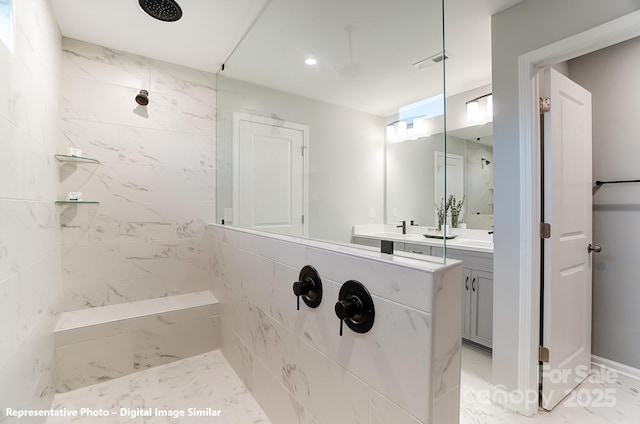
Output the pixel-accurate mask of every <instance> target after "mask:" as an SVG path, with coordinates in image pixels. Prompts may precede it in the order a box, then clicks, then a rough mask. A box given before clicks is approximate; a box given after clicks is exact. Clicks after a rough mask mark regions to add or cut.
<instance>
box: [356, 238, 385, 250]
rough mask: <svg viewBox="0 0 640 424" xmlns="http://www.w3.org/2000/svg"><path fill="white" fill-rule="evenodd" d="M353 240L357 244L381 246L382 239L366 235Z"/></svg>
mask: <svg viewBox="0 0 640 424" xmlns="http://www.w3.org/2000/svg"><path fill="white" fill-rule="evenodd" d="M353 242H354V243H355V244H361V245H363V246H371V247H377V248H380V240H376V239H370V238H364V237H354V238H353Z"/></svg>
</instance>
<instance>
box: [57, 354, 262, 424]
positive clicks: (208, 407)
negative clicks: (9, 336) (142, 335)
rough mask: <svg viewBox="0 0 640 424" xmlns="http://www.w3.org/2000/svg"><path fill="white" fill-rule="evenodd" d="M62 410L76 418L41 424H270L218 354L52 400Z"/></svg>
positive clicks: (66, 394) (93, 386)
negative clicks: (193, 410)
mask: <svg viewBox="0 0 640 424" xmlns="http://www.w3.org/2000/svg"><path fill="white" fill-rule="evenodd" d="M65 408H66V410H69V411H77V413H78V415H81V416H77V417H49V418H48V419H47V424H66V423H74V424H76V423H77V424H93V423H99V424H103V423H104V424H120V423H133V424H143V423H144V424H164V423H172V424H175V423H197V424H202V423H212V424H239V423H242V424H271V421H270V420H269V419H268V418H267V416H266V414H265V413H264V412H263V411H262V409H261V408H260V406H259V405H258V403H257V402H256V400H255V399H254V398H253V396H252V395H251V393H249V391H248V390H247V388H246V387H245V386H244V385H243V384H242V382H241V381H240V379H239V377H238V376H237V375H236V374H235V372H234V371H233V369H232V368H231V366H230V365H229V363H228V362H227V361H226V359H225V358H224V356H223V355H222V353H221V352H220V351H219V350H216V351H213V352H207V353H205V354H202V355H198V356H194V357H191V358H187V359H183V360H180V361H176V362H172V363H170V364H167V365H163V366H159V367H155V368H151V369H148V370H144V371H141V372H138V373H135V374H130V375H127V376H124V377H121V378H117V379H114V380H110V381H107V382H103V383H99V384H95V385H92V386H89V387H84V388H81V389H78V390H74V391H71V392H67V393H60V394H57V395H56V396H55V398H54V401H53V405H52V409H56V410H63V409H65ZM82 408H86V409H87V410H88V411H83V409H82ZM190 408H194V409H196V410H198V411H199V412H200V413H201V414H202V416H189V414H190ZM101 411H106V412H103V413H104V414H106V415H107V416H104V417H102V416H91V414H94V415H97V414H99V413H100V412H101ZM217 411H220V412H219V413H218V412H217ZM149 412H150V414H149ZM180 413H183V414H184V417H181V416H179V415H178V414H180ZM136 414H138V415H139V416H135V415H136ZM143 414H144V415H143ZM162 414H165V415H169V416H162ZM218 414H219V415H218ZM147 415H150V416H147ZM176 417H177V418H176Z"/></svg>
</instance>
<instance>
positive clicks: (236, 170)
mask: <svg viewBox="0 0 640 424" xmlns="http://www.w3.org/2000/svg"><path fill="white" fill-rule="evenodd" d="M241 121H248V122H252V123H255V124H265V125H271V126H274V127H281V128H287V129H291V130H298V131H302V148H303V149H304V153H303V158H302V167H303V169H302V177H303V182H302V191H303V193H302V211H303V212H302V213H303V214H304V223H303V224H302V236H303V237H309V126H308V125H302V124H296V123H294V122H287V121H283V120H280V119H272V118H264V117H262V116H256V115H250V114H248V113H242V112H233V130H232V133H233V137H232V139H233V152H232V156H233V167H232V175H233V178H232V179H231V180H232V186H233V190H232V207H233V225H237V223H238V222H240V209H239V206H240V184H238V183H239V181H240V122H241Z"/></svg>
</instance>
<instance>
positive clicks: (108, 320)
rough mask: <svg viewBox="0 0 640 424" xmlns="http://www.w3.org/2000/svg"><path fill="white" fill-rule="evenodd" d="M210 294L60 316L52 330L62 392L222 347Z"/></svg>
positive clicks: (216, 309)
mask: <svg viewBox="0 0 640 424" xmlns="http://www.w3.org/2000/svg"><path fill="white" fill-rule="evenodd" d="M219 307H220V305H219V302H218V300H217V299H216V298H215V297H214V296H213V295H212V294H211V293H210V292H208V291H204V292H197V293H189V294H182V295H176V296H168V297H162V298H157V299H147V300H140V301H136V302H129V303H121V304H116V305H108V306H102V307H97V308H90V309H82V310H78V311H71V312H64V313H62V315H61V317H60V320H59V321H58V324H57V326H56V328H55V330H54V336H55V345H56V370H57V374H58V378H57V381H56V389H57V391H58V392H65V391H68V390H74V389H77V388H80V387H84V386H88V385H91V384H95V383H98V382H101V381H105V380H109V379H112V378H116V377H121V376H123V375H127V374H131V373H133V372H136V371H140V370H143V369H147V368H150V367H154V366H158V365H164V364H166V363H169V362H173V361H176V360H178V359H183V358H187V357H190V356H195V355H199V354H202V353H205V352H209V351H212V350H215V349H218V348H219V338H220V337H219V315H220V310H219Z"/></svg>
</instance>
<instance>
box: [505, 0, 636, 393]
mask: <svg viewBox="0 0 640 424" xmlns="http://www.w3.org/2000/svg"><path fill="white" fill-rule="evenodd" d="M638 8H640V1H637V0H611V1H607V2H603V1H600V0H588V1H585V0H562V1H557V0H525V1H523V2H522V3H519V4H517V5H515V6H513V7H512V8H509V9H507V10H505V11H503V12H501V13H498V14H497V15H494V16H493V17H492V51H493V60H492V68H493V73H492V79H493V94H494V121H493V122H494V159H495V168H494V177H495V178H494V182H495V199H494V203H495V237H494V240H495V250H494V252H495V253H494V294H495V295H494V313H493V317H494V332H493V334H494V340H493V359H494V362H495V363H498V364H500V367H494V368H493V383H494V384H503V385H504V386H505V387H506V388H507V389H513V388H516V387H517V385H518V360H519V357H520V352H519V351H518V344H517V342H516V341H517V340H518V334H519V331H520V328H521V325H522V324H521V323H520V321H519V312H520V311H519V303H518V299H519V295H520V284H519V276H520V247H519V246H520V218H519V217H520V214H521V211H520V187H519V180H520V149H519V146H520V145H519V142H518V139H519V112H518V56H520V55H522V54H525V53H528V52H530V51H532V50H535V49H537V48H540V47H543V46H546V45H548V44H551V43H553V42H555V41H558V40H561V39H564V38H566V37H569V36H571V35H574V34H577V33H580V32H582V31H585V30H587V29H589V28H592V27H594V26H597V25H599V24H602V23H605V22H608V21H610V20H612V19H614V18H617V17H620V16H622V15H625V14H627V13H630V12H632V11H634V10H637V9H638Z"/></svg>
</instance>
